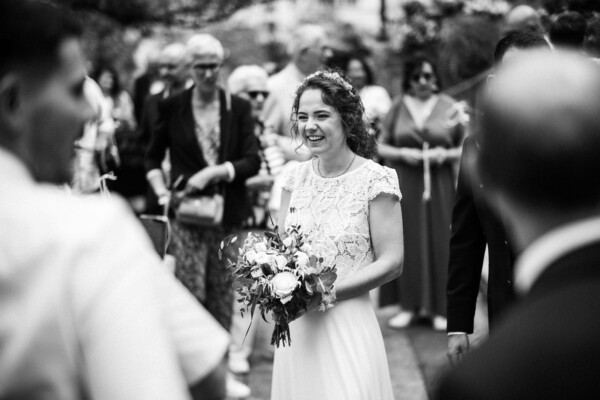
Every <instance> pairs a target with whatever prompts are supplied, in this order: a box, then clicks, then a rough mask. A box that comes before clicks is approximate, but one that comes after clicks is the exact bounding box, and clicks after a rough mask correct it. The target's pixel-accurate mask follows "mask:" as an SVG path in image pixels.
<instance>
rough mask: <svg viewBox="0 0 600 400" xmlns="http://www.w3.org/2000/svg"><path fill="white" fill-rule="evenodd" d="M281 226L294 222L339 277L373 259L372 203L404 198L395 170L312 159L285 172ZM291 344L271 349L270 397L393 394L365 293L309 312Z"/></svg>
mask: <svg viewBox="0 0 600 400" xmlns="http://www.w3.org/2000/svg"><path fill="white" fill-rule="evenodd" d="M283 187H284V188H285V189H287V190H289V191H290V192H291V194H292V195H291V200H290V205H289V209H288V211H287V217H286V220H285V226H286V227H289V226H290V225H299V226H300V227H301V231H302V232H303V233H304V234H305V235H307V238H308V242H309V243H310V244H311V246H312V248H313V251H314V253H315V254H319V255H320V256H322V257H323V258H324V259H325V265H335V266H336V267H337V270H338V280H337V281H338V282H341V281H343V280H344V279H345V278H347V277H348V276H350V275H352V274H353V273H355V272H356V271H358V270H359V269H361V268H364V267H366V266H368V265H369V264H371V263H372V262H373V259H374V254H373V246H372V243H371V235H370V229H369V202H370V201H371V200H373V199H374V198H376V197H377V196H378V195H380V194H384V193H385V194H391V195H393V196H397V198H398V199H400V198H401V194H400V189H399V187H398V178H397V175H396V172H395V171H394V170H392V169H389V168H386V167H382V166H380V165H379V164H376V163H374V162H373V161H367V162H365V163H363V164H362V165H360V166H359V167H357V168H356V169H354V170H352V171H350V172H348V173H346V174H344V175H342V176H339V177H337V178H322V177H320V176H319V175H317V174H316V173H315V172H314V170H313V168H312V162H311V161H307V162H304V163H300V164H298V165H297V166H296V167H295V168H293V169H292V170H290V171H289V173H288V175H287V177H286V178H285V180H284V185H283ZM290 332H291V341H292V343H291V346H289V347H279V348H278V349H276V350H275V362H274V368H273V383H272V388H271V399H272V400H304V399H305V400H321V399H323V400H325V399H327V400H337V399H339V400H387V399H393V393H392V385H391V381H390V373H389V368H388V363H387V357H386V353H385V348H384V343H383V337H382V335H381V330H380V328H379V324H378V322H377V318H376V316H375V311H374V309H373V306H372V304H371V301H370V299H369V294H368V293H365V294H364V295H362V296H359V297H356V298H353V299H350V300H345V301H341V302H338V303H337V304H336V305H335V306H334V307H333V308H332V309H330V310H328V311H326V312H319V311H313V312H311V313H309V314H307V315H305V316H303V317H301V318H299V319H297V320H295V321H293V322H292V323H291V324H290Z"/></svg>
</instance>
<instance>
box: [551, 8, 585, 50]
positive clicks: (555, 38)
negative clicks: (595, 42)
mask: <svg viewBox="0 0 600 400" xmlns="http://www.w3.org/2000/svg"><path fill="white" fill-rule="evenodd" d="M586 29H587V23H586V21H585V18H584V17H583V15H581V14H579V13H578V12H577V11H565V12H562V13H560V14H558V15H557V16H556V19H555V20H554V21H553V22H552V24H551V25H550V32H549V36H550V41H551V42H552V44H553V45H555V46H557V47H558V46H562V47H572V48H577V49H579V48H581V47H582V46H583V41H584V40H585V31H586Z"/></svg>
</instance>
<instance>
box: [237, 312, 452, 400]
mask: <svg viewBox="0 0 600 400" xmlns="http://www.w3.org/2000/svg"><path fill="white" fill-rule="evenodd" d="M395 312H396V309H395V308H393V307H388V308H384V309H381V310H379V311H378V317H379V322H380V325H381V328H382V333H383V336H384V340H385V346H386V350H387V354H388V362H389V365H390V374H391V377H392V383H393V388H394V394H395V398H396V400H427V399H428V391H429V390H430V389H431V388H432V387H433V385H434V384H435V380H436V377H437V375H438V374H439V371H440V368H443V367H444V366H446V364H447V361H446V334H445V333H443V332H442V333H440V332H434V331H433V330H432V329H431V327H430V326H428V325H425V324H424V323H421V322H419V321H417V323H416V324H414V325H413V326H410V327H409V328H407V329H403V330H394V329H391V328H388V327H387V325H386V322H387V320H388V319H389V318H390V317H391V316H392V315H394V313H395ZM271 372H272V362H271V361H269V360H266V359H265V358H260V357H259V358H254V359H253V365H252V371H251V373H250V374H249V375H247V376H244V377H241V380H242V381H244V382H246V383H248V384H249V385H250V387H251V388H252V397H251V400H268V399H270V386H271ZM315 400H319V399H315Z"/></svg>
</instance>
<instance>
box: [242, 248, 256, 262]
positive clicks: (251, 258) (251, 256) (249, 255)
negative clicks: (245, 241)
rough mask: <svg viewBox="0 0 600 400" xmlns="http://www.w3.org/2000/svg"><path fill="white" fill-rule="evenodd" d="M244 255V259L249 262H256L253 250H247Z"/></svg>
mask: <svg viewBox="0 0 600 400" xmlns="http://www.w3.org/2000/svg"><path fill="white" fill-rule="evenodd" d="M244 256H245V257H246V261H248V262H249V263H250V264H253V263H254V262H256V252H255V251H254V250H248V251H247V252H246V254H244Z"/></svg>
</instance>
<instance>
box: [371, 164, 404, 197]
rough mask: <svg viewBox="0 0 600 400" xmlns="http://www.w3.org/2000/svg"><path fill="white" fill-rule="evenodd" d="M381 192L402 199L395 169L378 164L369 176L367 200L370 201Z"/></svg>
mask: <svg viewBox="0 0 600 400" xmlns="http://www.w3.org/2000/svg"><path fill="white" fill-rule="evenodd" d="M381 194H388V195H391V196H392V197H394V198H396V199H398V201H400V200H401V199H402V193H400V184H399V183H398V174H397V173H396V171H395V170H393V169H391V168H388V167H382V166H379V165H378V166H377V168H376V169H375V170H374V171H373V173H372V174H371V177H370V178H369V186H368V200H369V201H371V200H373V199H375V198H376V197H377V196H379V195H381Z"/></svg>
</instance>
